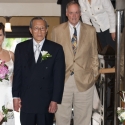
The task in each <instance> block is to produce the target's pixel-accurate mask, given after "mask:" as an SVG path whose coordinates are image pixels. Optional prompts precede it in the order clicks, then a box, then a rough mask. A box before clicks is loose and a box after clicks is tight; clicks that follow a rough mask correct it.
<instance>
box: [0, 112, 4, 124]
mask: <svg viewBox="0 0 125 125" xmlns="http://www.w3.org/2000/svg"><path fill="white" fill-rule="evenodd" d="M3 117H4V116H3V114H2V113H1V112H0V122H1V121H2V119H3Z"/></svg>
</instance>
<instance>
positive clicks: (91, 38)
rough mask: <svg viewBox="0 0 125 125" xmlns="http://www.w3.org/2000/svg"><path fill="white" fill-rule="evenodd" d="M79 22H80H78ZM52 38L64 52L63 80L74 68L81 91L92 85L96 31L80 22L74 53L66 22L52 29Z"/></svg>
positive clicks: (96, 63)
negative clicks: (64, 68) (64, 73)
mask: <svg viewBox="0 0 125 125" xmlns="http://www.w3.org/2000/svg"><path fill="white" fill-rule="evenodd" d="M80 23H81V22H80ZM52 40H53V41H55V42H57V43H59V44H61V45H62V46H63V49H64V53H65V62H66V76H65V82H66V80H67V79H68V78H69V76H70V74H71V71H72V70H74V77H75V82H76V85H77V88H78V90H79V91H81V92H83V91H86V90H87V89H89V88H90V87H92V85H93V84H94V83H95V79H96V77H97V76H98V53H97V39H96V31H95V29H94V28H93V27H92V26H89V25H87V24H83V23H81V27H80V36H79V42H78V43H79V44H78V47H77V52H76V55H75V56H74V54H73V50H72V43H71V38H70V31H69V24H68V22H66V23H63V24H60V25H59V26H57V27H55V28H54V29H53V31H52Z"/></svg>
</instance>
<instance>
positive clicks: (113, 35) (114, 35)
mask: <svg viewBox="0 0 125 125" xmlns="http://www.w3.org/2000/svg"><path fill="white" fill-rule="evenodd" d="M111 37H112V39H113V41H115V38H116V33H115V32H114V33H111Z"/></svg>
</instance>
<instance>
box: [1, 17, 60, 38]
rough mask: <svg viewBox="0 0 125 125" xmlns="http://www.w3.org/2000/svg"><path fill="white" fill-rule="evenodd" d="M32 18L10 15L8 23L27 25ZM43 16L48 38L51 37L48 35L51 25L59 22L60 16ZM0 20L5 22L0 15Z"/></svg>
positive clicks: (53, 25)
mask: <svg viewBox="0 0 125 125" xmlns="http://www.w3.org/2000/svg"><path fill="white" fill-rule="evenodd" d="M32 18H33V17H30V16H28V17H24V16H22V17H12V18H11V19H10V23H11V25H12V26H29V22H30V20H31V19H32ZM43 18H44V19H45V20H46V21H47V23H48V25H49V28H48V35H47V39H50V38H51V36H50V35H51V31H52V29H53V27H55V26H57V25H59V24H60V17H58V16H51V17H49V16H45V17H43ZM0 22H3V23H5V22H6V20H5V18H4V17H0Z"/></svg>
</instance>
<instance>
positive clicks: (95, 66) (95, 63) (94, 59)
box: [91, 29, 99, 80]
mask: <svg viewBox="0 0 125 125" xmlns="http://www.w3.org/2000/svg"><path fill="white" fill-rule="evenodd" d="M91 50H92V65H91V68H92V69H93V72H94V77H95V80H96V79H97V78H98V75H99V60H98V51H97V38H96V31H95V29H94V40H93V42H92V49H91Z"/></svg>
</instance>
